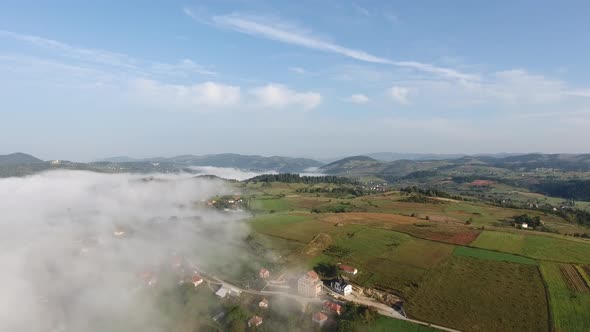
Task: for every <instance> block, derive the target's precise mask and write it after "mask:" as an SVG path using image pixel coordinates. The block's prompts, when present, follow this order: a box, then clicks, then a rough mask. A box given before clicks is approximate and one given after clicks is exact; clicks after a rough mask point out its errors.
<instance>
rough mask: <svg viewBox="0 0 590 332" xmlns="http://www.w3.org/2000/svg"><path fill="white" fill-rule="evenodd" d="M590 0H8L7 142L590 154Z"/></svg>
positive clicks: (95, 153) (3, 57)
mask: <svg viewBox="0 0 590 332" xmlns="http://www.w3.org/2000/svg"><path fill="white" fill-rule="evenodd" d="M589 10H590V5H589V4H588V3H587V2H586V1H489V2H483V1H477V2H476V1H405V2H401V1H399V2H398V1H248V0H239V1H238V0H236V1H229V0H219V1H150V2H146V1H100V2H98V1H97V2H92V3H91V2H82V1H52V2H49V1H44V2H39V1H36V2H33V1H22V0H21V1H11V0H8V1H3V2H2V3H1V4H0V112H1V113H0V115H1V120H0V142H1V143H0V154H2V153H10V152H14V151H23V152H28V153H31V154H34V155H36V156H39V157H41V158H46V159H50V158H51V159H53V158H60V159H71V160H92V159H96V158H101V157H106V156H114V155H131V156H137V157H148V156H159V155H163V156H171V155H177V154H187V153H191V154H205V153H222V152H236V153H247V154H262V155H290V156H310V157H317V158H320V157H332V156H341V155H352V154H360V153H368V152H378V151H394V152H434V153H493V152H531V151H540V152H590V151H588V142H589V141H590V130H589V129H590V80H589V79H588V77H590V65H589V64H588V60H587V59H590V42H589V41H590V40H589V39H590V38H589V37H588V31H590V21H589V20H588V19H587V13H588V11H589Z"/></svg>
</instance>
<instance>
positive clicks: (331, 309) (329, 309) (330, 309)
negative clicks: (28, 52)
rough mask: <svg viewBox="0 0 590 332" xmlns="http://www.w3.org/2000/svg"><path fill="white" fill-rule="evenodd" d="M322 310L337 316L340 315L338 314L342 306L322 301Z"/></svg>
mask: <svg viewBox="0 0 590 332" xmlns="http://www.w3.org/2000/svg"><path fill="white" fill-rule="evenodd" d="M323 308H324V311H326V312H333V313H335V314H338V315H340V312H342V306H341V305H340V304H338V303H334V302H330V301H324V305H323Z"/></svg>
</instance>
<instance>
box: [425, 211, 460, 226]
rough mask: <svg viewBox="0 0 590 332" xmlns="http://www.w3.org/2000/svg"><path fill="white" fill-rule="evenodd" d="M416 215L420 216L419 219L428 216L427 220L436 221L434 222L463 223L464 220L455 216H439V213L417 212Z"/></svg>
mask: <svg viewBox="0 0 590 332" xmlns="http://www.w3.org/2000/svg"><path fill="white" fill-rule="evenodd" d="M416 217H418V218H420V219H426V217H428V220H430V221H436V222H446V223H457V224H464V223H465V222H464V221H462V220H460V219H457V218H453V217H448V216H441V215H431V214H430V215H429V214H423V213H419V214H417V215H416Z"/></svg>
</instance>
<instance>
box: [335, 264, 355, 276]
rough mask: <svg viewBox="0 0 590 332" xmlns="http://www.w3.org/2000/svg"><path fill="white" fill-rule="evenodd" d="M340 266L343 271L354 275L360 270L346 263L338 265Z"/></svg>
mask: <svg viewBox="0 0 590 332" xmlns="http://www.w3.org/2000/svg"><path fill="white" fill-rule="evenodd" d="M338 268H339V269H340V271H342V272H344V273H348V274H352V275H355V274H357V273H358V272H359V271H358V270H357V269H355V268H354V267H352V266H348V265H344V264H340V265H338Z"/></svg>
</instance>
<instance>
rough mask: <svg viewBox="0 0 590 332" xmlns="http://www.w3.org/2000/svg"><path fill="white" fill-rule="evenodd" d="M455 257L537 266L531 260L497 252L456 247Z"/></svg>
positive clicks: (535, 262)
mask: <svg viewBox="0 0 590 332" xmlns="http://www.w3.org/2000/svg"><path fill="white" fill-rule="evenodd" d="M453 255H455V256H463V257H473V258H480V259H489V260H493V261H501V262H509V263H519V264H528V265H537V264H538V263H537V261H535V260H534V259H531V258H527V257H522V256H516V255H511V254H505V253H502V252H497V251H490V250H484V249H477V248H470V247H456V248H455V250H454V251H453Z"/></svg>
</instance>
